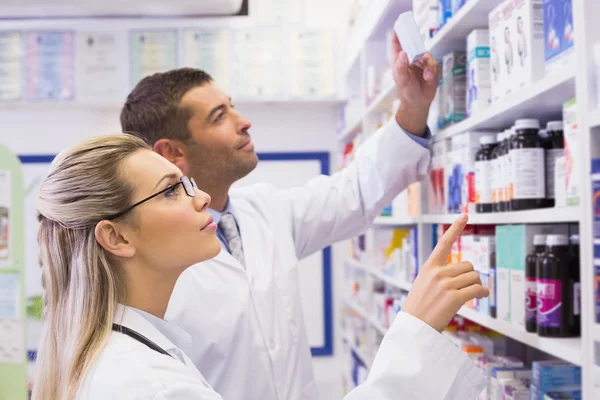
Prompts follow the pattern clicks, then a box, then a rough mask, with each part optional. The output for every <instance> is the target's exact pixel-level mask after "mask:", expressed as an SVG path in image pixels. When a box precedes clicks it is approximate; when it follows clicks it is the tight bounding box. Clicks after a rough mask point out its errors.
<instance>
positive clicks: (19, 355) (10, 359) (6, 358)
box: [0, 319, 25, 364]
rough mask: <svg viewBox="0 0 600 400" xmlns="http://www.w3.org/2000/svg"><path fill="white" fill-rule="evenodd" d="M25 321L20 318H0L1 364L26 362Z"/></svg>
mask: <svg viewBox="0 0 600 400" xmlns="http://www.w3.org/2000/svg"><path fill="white" fill-rule="evenodd" d="M24 335H25V332H23V322H22V321H20V320H18V319H0V337H1V338H2V340H0V364H22V363H24V362H25V349H24V348H23V345H24V341H23V336H24Z"/></svg>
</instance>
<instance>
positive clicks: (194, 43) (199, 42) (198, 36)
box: [183, 29, 232, 92]
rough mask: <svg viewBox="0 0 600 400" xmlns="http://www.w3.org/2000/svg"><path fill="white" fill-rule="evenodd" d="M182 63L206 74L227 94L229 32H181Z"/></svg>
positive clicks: (228, 87) (229, 71)
mask: <svg viewBox="0 0 600 400" xmlns="http://www.w3.org/2000/svg"><path fill="white" fill-rule="evenodd" d="M183 40H184V50H183V54H184V63H183V65H184V66H186V67H191V68H199V69H201V70H203V71H206V72H208V74H210V76H211V77H212V78H213V80H214V81H215V83H216V84H217V85H218V86H219V87H220V88H222V89H223V90H225V91H227V92H229V90H230V87H231V85H230V80H231V59H232V45H231V41H232V38H231V31H230V30H227V29H214V30H208V29H201V30H199V29H186V30H184V32H183Z"/></svg>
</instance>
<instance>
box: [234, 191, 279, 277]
mask: <svg viewBox="0 0 600 400" xmlns="http://www.w3.org/2000/svg"><path fill="white" fill-rule="evenodd" d="M258 212H259V211H258V209H257V208H255V207H252V206H251V204H250V203H247V202H240V203H236V204H235V218H236V220H237V223H238V227H239V229H240V235H241V237H242V246H243V247H244V260H245V262H246V270H247V273H252V274H256V273H258V272H259V271H260V272H263V273H264V272H265V271H264V266H266V265H271V264H270V262H268V261H267V259H268V258H269V255H270V254H272V250H273V249H272V243H273V233H272V232H271V230H270V229H265V227H264V226H263V225H262V224H261V221H263V218H259V217H258V216H257V215H256V214H257V213H258ZM232 258H233V257H232Z"/></svg>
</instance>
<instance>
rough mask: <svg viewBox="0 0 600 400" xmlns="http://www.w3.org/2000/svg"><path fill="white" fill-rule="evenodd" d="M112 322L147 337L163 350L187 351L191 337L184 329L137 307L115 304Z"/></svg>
mask: <svg viewBox="0 0 600 400" xmlns="http://www.w3.org/2000/svg"><path fill="white" fill-rule="evenodd" d="M114 322H115V323H116V324H119V325H122V326H125V327H127V328H129V329H133V330H134V331H136V332H137V333H139V334H141V335H143V336H145V337H147V338H148V339H150V340H151V341H152V342H154V343H156V344H157V345H158V346H159V347H161V348H162V349H163V350H165V351H167V352H169V351H174V350H177V349H180V350H181V351H183V352H184V353H189V351H190V349H191V343H192V339H191V336H190V335H188V334H187V333H186V332H185V331H184V330H182V329H180V328H179V327H177V326H176V325H173V324H171V323H169V322H167V321H165V320H164V319H160V318H158V317H155V316H154V315H152V314H149V313H147V312H145V311H142V310H138V309H137V308H133V307H127V306H124V305H122V304H118V305H117V312H116V314H115V319H114Z"/></svg>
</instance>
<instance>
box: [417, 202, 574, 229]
mask: <svg viewBox="0 0 600 400" xmlns="http://www.w3.org/2000/svg"><path fill="white" fill-rule="evenodd" d="M456 218H458V214H440V215H435V214H430V215H423V216H422V217H421V221H422V222H423V223H426V224H451V223H453V222H454V220H456ZM580 218H581V207H575V206H573V207H560V208H556V207H554V208H539V209H536V210H524V211H511V212H501V213H486V214H469V224H471V225H501V224H549V223H566V222H579V220H580Z"/></svg>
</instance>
